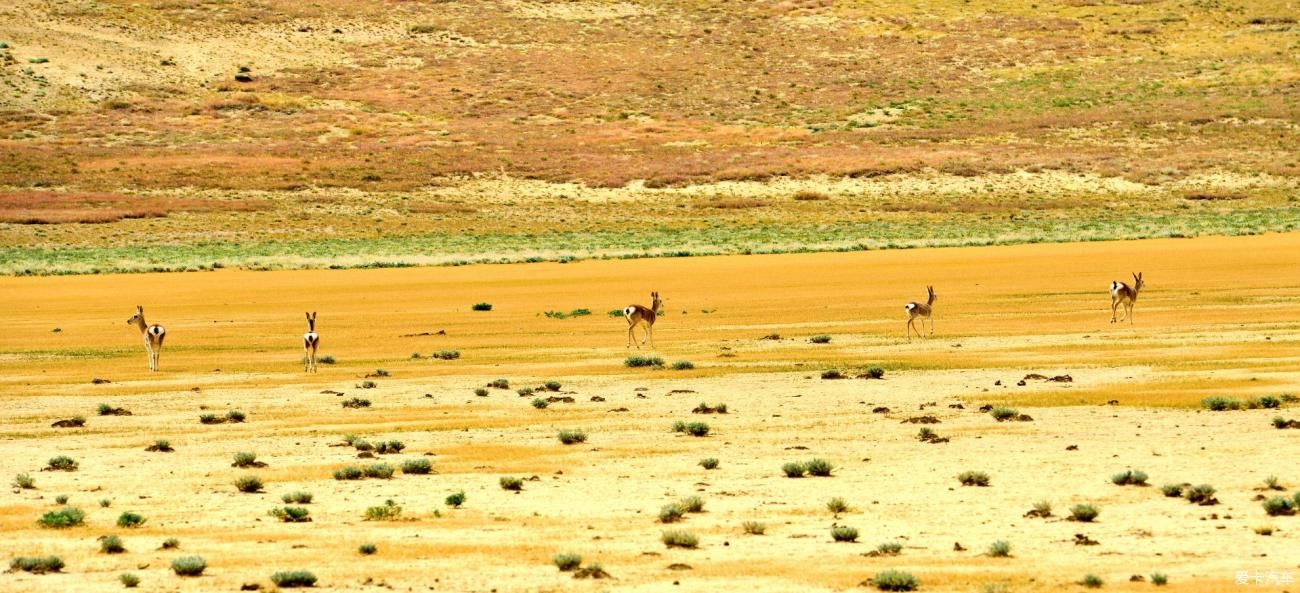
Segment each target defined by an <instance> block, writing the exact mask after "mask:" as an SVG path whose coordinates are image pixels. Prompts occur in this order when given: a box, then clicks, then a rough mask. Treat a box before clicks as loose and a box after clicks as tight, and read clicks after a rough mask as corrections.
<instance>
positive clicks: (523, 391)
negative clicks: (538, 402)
mask: <svg viewBox="0 0 1300 593" xmlns="http://www.w3.org/2000/svg"><path fill="white" fill-rule="evenodd" d="M515 393H518V394H519V397H528V396H530V395H532V394H533V388H532V387H520V388H519V389H516V390H515ZM543 401H544V400H543Z"/></svg>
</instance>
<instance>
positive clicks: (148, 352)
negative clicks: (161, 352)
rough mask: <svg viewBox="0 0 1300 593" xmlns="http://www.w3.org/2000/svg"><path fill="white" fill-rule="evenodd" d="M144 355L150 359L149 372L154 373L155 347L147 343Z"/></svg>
mask: <svg viewBox="0 0 1300 593" xmlns="http://www.w3.org/2000/svg"><path fill="white" fill-rule="evenodd" d="M144 354H145V356H146V357H148V358H149V372H153V371H154V370H155V369H154V366H153V345H151V344H147V343H146V344H145V345H144Z"/></svg>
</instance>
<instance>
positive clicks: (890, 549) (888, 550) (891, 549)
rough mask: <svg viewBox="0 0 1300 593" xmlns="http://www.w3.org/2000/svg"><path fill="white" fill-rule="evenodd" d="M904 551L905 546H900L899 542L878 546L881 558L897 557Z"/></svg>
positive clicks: (877, 551)
mask: <svg viewBox="0 0 1300 593" xmlns="http://www.w3.org/2000/svg"><path fill="white" fill-rule="evenodd" d="M902 551H903V544H900V543H898V542H885V543H883V544H880V545H879V546H876V553H878V554H880V555H881V556H897V555H898V554H899V552H902Z"/></svg>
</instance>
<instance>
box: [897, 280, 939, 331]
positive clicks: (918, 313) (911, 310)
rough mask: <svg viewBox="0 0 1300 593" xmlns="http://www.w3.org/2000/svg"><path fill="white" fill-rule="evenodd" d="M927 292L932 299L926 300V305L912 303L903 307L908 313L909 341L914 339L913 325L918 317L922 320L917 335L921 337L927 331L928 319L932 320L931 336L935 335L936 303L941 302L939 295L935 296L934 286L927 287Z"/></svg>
mask: <svg viewBox="0 0 1300 593" xmlns="http://www.w3.org/2000/svg"><path fill="white" fill-rule="evenodd" d="M925 290H926V292H929V293H930V298H928V299H926V301H925V302H924V303H918V302H916V301H912V302H910V303H908V304H906V305H903V310H904V311H907V339H909V340H910V339H912V329H913V326H912V324H913V323H914V322H915V321H916V318H917V317H920V318H921V329H918V330H916V335H918V336H920V335H921V330H923V329H925V320H926V319H929V320H930V334H931V335H933V334H934V317H933V315H934V302H935V301H937V300H939V295H936V294H934V287H933V286H927V287H925Z"/></svg>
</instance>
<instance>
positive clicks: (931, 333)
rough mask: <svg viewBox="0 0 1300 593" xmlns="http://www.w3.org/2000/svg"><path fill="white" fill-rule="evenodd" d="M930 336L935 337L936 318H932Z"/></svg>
mask: <svg viewBox="0 0 1300 593" xmlns="http://www.w3.org/2000/svg"><path fill="white" fill-rule="evenodd" d="M930 335H932V336H933V335H934V318H933V317H931V318H930Z"/></svg>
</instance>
